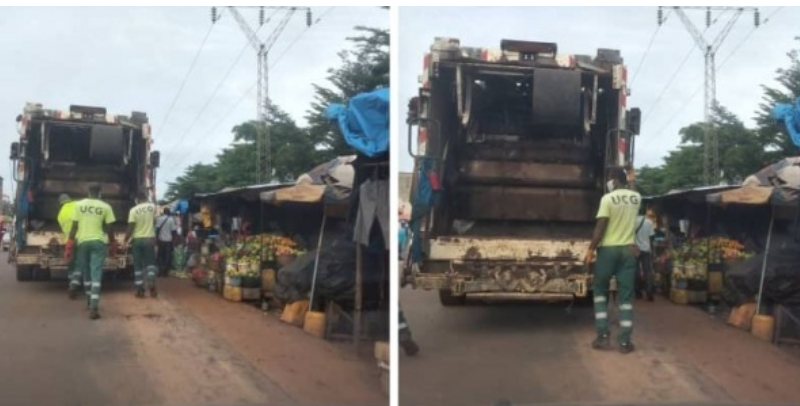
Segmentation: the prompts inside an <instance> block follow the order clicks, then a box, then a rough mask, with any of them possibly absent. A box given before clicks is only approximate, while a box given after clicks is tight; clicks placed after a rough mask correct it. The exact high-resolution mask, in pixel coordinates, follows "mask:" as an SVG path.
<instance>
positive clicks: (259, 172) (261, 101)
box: [211, 6, 312, 183]
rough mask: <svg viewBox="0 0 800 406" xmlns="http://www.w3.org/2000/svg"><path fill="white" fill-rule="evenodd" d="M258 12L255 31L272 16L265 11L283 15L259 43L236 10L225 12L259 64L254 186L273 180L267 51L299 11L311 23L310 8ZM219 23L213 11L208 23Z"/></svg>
mask: <svg viewBox="0 0 800 406" xmlns="http://www.w3.org/2000/svg"><path fill="white" fill-rule="evenodd" d="M238 8H243V7H238ZM257 8H258V24H259V27H258V29H260V28H261V27H262V26H264V25H265V24H267V23H268V22H269V21H270V20H271V19H272V16H270V17H269V18H267V17H266V15H265V10H266V9H271V10H275V14H277V13H278V12H279V11H285V12H286V13H285V14H284V15H283V17H281V19H280V20H279V21H278V22H277V24H276V25H275V28H273V29H272V32H271V33H270V34H269V36H268V37H267V39H266V40H264V41H263V42H262V41H261V40H259V39H258V36H257V35H256V31H257V30H253V28H252V27H250V24H248V23H247V20H245V18H244V16H242V14H241V13H239V10H237V7H234V6H228V10H229V11H230V12H231V15H233V18H234V19H235V20H236V22H237V23H238V24H239V28H241V29H242V32H243V33H244V35H245V36H246V37H247V40H248V41H249V42H250V45H251V46H252V47H253V49H255V51H256V58H257V61H258V68H257V75H258V92H257V93H258V95H257V96H256V117H257V119H258V121H260V122H261V123H262V125H263V126H264V130H263V131H260V129H259V131H257V132H256V183H264V182H266V181H267V180H269V179H271V178H272V142H271V141H272V140H271V138H270V128H269V127H270V125H269V114H270V111H271V110H272V109H271V104H270V99H269V51H270V50H271V49H272V46H273V45H275V42H277V41H278V38H279V37H280V35H281V34H282V33H283V30H284V29H285V28H286V25H287V24H289V20H291V18H292V16H294V15H295V12H297V11H299V10H305V12H306V26H309V27H310V26H311V22H312V21H311V8H309V7H288V6H258V7H257ZM273 15H274V14H273ZM218 19H219V14H217V8H216V7H212V8H211V22H212V23H214V22H216V21H217V20H218Z"/></svg>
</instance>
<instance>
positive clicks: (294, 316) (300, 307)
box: [281, 300, 308, 327]
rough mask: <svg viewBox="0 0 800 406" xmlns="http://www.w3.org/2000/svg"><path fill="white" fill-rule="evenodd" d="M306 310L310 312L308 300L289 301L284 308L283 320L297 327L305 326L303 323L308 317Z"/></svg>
mask: <svg viewBox="0 0 800 406" xmlns="http://www.w3.org/2000/svg"><path fill="white" fill-rule="evenodd" d="M306 312H308V300H298V301H296V302H293V303H289V304H287V305H286V307H284V308H283V313H282V314H281V321H283V322H285V323H289V324H293V325H295V326H297V327H303V323H304V322H305V319H306Z"/></svg>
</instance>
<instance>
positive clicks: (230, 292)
mask: <svg viewBox="0 0 800 406" xmlns="http://www.w3.org/2000/svg"><path fill="white" fill-rule="evenodd" d="M222 296H223V297H225V299H228V300H230V301H231V302H241V301H242V288H240V287H238V286H230V285H225V288H224V290H223V292H222Z"/></svg>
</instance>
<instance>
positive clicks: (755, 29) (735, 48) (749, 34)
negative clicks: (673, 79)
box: [642, 6, 783, 147]
mask: <svg viewBox="0 0 800 406" xmlns="http://www.w3.org/2000/svg"><path fill="white" fill-rule="evenodd" d="M782 8H783V6H780V7H778V8H777V9H775V10H774V11H773V12H772V13H770V14H769V15H768V16H767V18H765V19H764V21H763V22H762V23H761V26H764V25H765V24H767V23H768V22H769V21H770V19H771V18H772V17H773V16H774V15H775V14H777V13H778V11H780V10H781V9H782ZM757 30H758V28H753V29H752V30H750V32H748V33H747V35H745V37H744V38H743V39H742V40H741V41H740V42H739V43H738V44H736V46H735V47H734V48H733V49H732V50H731V52H729V53H728V55H727V56H726V57H725V59H723V60H722V62H721V63H720V64H719V68H718V69H722V68H723V67H724V66H725V64H726V63H727V62H728V61H729V60H730V59H731V57H732V56H733V55H734V54H736V52H737V51H739V49H740V48H741V47H742V46H743V45H744V44H745V43H747V41H748V40H749V39H750V37H751V36H752V35H753V34H754V33H755V32H756V31H757ZM701 90H703V86H698V87H697V89H696V90H695V91H694V93H692V95H691V96H690V97H689V98H688V99H685V101H684V102H683V105H682V106H681V108H680V109H678V111H676V112H675V114H673V115H672V116H671V117H670V118H669V120H667V122H666V123H665V124H664V125H663V126H662V127H661V129H660V130H659V131H658V132H657V133H655V135H654V136H652V137H648V138H647V139H646V142H647V144H643V145H642V147H645V146H647V145H649V142H650V141H651V140H653V139H657V138H658V137H659V136H660V135H661V134H662V133H663V132H664V131H666V129H667V127H669V125H670V124H671V123H672V122H673V121H674V120H675V119H676V118H677V117H678V116H679V115H680V114H681V113H682V112H683V111H684V110H686V107H688V106H689V102H691V101H692V100H694V98H695V97H697V95H698V94H700V91H701Z"/></svg>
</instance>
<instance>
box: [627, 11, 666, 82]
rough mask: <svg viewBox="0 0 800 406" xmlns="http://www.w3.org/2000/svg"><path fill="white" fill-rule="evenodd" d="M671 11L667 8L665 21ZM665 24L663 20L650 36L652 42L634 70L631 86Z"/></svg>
mask: <svg viewBox="0 0 800 406" xmlns="http://www.w3.org/2000/svg"><path fill="white" fill-rule="evenodd" d="M670 11H671V10H667V13H666V14H665V15H664V20H663V21H666V20H667V17H668V16H669V12H670ZM663 26H664V25H663V22H662V24H659V26H658V27H656V30H655V31H654V32H653V35H652V36H651V37H650V42H649V43H648V44H647V49H645V51H644V54H642V59H640V60H639V64H638V65H636V69H634V70H633V78H632V79H631V87H633V85H634V83H636V78H637V77H639V73H640V72H641V69H642V66H644V61H645V59H647V55H648V54H649V53H650V49H651V48H653V43H654V42H655V41H656V36H657V35H658V32H659V31H661V27H663Z"/></svg>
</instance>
